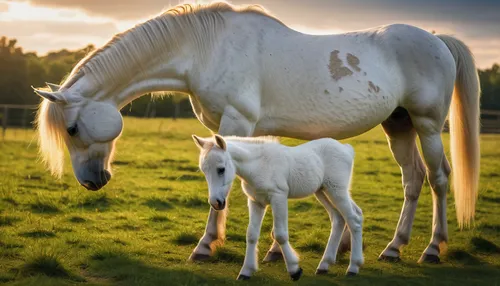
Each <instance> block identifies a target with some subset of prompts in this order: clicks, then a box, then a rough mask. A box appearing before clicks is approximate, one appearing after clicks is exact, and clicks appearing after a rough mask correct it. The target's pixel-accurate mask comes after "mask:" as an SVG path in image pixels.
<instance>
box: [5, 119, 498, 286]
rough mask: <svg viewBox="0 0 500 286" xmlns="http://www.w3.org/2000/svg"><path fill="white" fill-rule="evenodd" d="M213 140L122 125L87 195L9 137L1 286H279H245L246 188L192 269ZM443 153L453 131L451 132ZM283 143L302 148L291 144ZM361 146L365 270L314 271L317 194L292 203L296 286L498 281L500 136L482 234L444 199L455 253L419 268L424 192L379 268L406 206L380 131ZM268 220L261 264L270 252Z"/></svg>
mask: <svg viewBox="0 0 500 286" xmlns="http://www.w3.org/2000/svg"><path fill="white" fill-rule="evenodd" d="M192 133H196V134H198V135H209V132H208V131H207V130H206V129H204V127H202V126H201V124H200V123H199V122H198V121H196V120H194V119H190V120H178V121H176V122H173V121H171V120H167V119H154V120H145V119H132V118H126V120H125V131H124V134H123V136H122V138H121V139H120V141H119V143H118V144H117V147H118V152H117V155H116V161H115V163H114V178H113V180H112V181H111V182H110V183H109V184H108V185H107V186H106V187H105V188H104V189H103V190H101V191H99V192H89V191H86V190H84V189H83V188H82V187H80V186H79V185H78V184H77V182H76V180H75V179H74V177H73V174H72V170H71V167H70V166H69V164H68V165H67V166H68V168H67V169H66V171H65V175H64V177H63V178H62V179H61V180H60V181H56V180H55V179H54V178H52V177H51V176H50V175H49V174H48V172H46V171H45V170H44V168H43V166H42V164H41V163H40V162H38V160H37V149H36V140H35V137H34V133H32V132H27V131H21V130H10V131H8V132H7V138H6V140H5V141H3V142H1V141H0V284H2V283H10V284H13V285H73V284H93V285H221V284H223V285H240V284H251V285H281V284H289V283H291V282H290V279H289V277H288V275H287V273H286V269H285V265H284V263H283V262H274V263H269V264H262V263H261V265H260V270H259V271H258V272H257V273H256V274H255V275H254V276H253V277H252V279H251V280H250V281H249V282H248V283H247V282H241V283H238V282H237V281H235V278H236V276H237V274H238V272H239V269H240V267H241V266H242V263H243V258H244V250H245V232H246V226H247V221H248V214H247V210H246V198H245V197H244V195H243V193H242V192H241V189H240V186H239V183H238V182H236V183H235V184H234V187H233V190H232V193H231V199H230V215H229V220H228V226H227V236H228V239H227V242H226V244H225V245H224V247H223V248H221V249H220V250H219V251H218V252H217V254H216V256H215V257H214V258H213V259H212V261H210V262H205V263H190V262H187V261H186V259H187V258H188V256H189V254H190V252H191V251H192V249H193V248H194V246H195V245H196V243H197V240H198V239H199V238H200V237H201V235H202V233H203V230H204V227H205V220H206V216H207V214H208V209H209V205H208V203H207V190H206V182H205V180H204V177H203V174H202V173H200V172H199V171H198V168H197V159H198V150H197V148H196V147H195V145H194V144H193V143H192V141H191V136H190V135H191V134H192ZM443 137H444V142H445V145H446V149H447V150H449V148H448V143H449V138H448V135H447V134H445V135H443ZM282 142H284V143H286V144H291V145H293V144H298V143H299V141H295V140H290V139H283V140H282ZM346 142H350V143H351V144H352V145H353V146H354V147H355V150H356V152H357V153H356V164H355V174H354V178H353V188H352V194H353V197H354V199H355V201H356V202H357V203H358V205H359V206H360V207H361V208H362V209H363V211H364V215H365V220H364V227H363V231H364V233H363V234H364V242H365V245H366V247H365V261H366V262H365V265H364V267H363V268H362V269H361V272H360V274H361V275H360V276H358V277H353V278H347V277H344V272H345V271H346V269H347V264H348V256H347V255H344V256H341V257H340V259H339V262H338V264H337V265H335V266H332V268H331V271H330V274H328V275H327V276H321V277H316V276H314V271H315V269H316V266H317V264H318V263H319V260H320V258H321V255H322V252H323V249H324V247H325V244H326V241H327V238H328V235H329V231H330V223H329V220H328V216H327V214H326V212H325V211H324V209H323V208H322V207H321V206H320V204H319V203H318V202H317V201H315V199H314V198H309V199H306V200H300V201H292V202H290V205H289V206H290V241H291V244H292V246H294V247H295V248H296V249H297V250H298V252H299V254H300V255H301V266H302V268H303V269H304V276H303V277H302V278H301V280H300V281H298V284H300V285H331V284H333V285H347V284H349V285H351V284H352V285H389V284H391V285H394V284H395V285H397V284H401V285H438V284H439V285H443V284H450V285H480V284H482V285H500V190H499V188H500V180H499V179H500V136H497V135H483V136H482V137H481V142H482V146H481V147H482V150H481V154H482V163H481V166H482V170H481V186H480V196H479V201H478V206H477V215H476V222H475V226H474V227H473V228H472V229H470V230H466V231H459V230H458V228H457V223H456V219H455V210H454V206H453V196H452V195H451V194H450V196H449V199H448V203H449V204H448V215H449V219H448V220H449V237H450V241H449V245H448V251H447V254H444V255H442V263H441V264H440V265H420V264H417V263H416V261H417V260H418V258H419V257H420V254H421V252H422V251H423V250H424V248H425V247H426V245H427V243H428V241H429V239H430V235H431V219H432V206H431V194H430V189H429V187H428V185H427V184H426V185H425V186H424V189H423V191H422V194H421V197H420V201H419V206H418V209H417V216H416V220H415V224H414V227H413V232H412V237H411V240H410V244H409V245H408V246H407V247H405V248H404V250H403V253H402V259H403V260H402V261H401V262H399V263H395V264H391V263H386V262H378V261H377V257H378V255H379V253H380V252H381V251H382V250H383V249H384V247H385V246H386V244H387V243H388V242H389V241H390V240H391V238H392V235H393V232H394V229H395V227H396V223H397V220H398V217H399V212H400V210H401V205H402V202H403V191H402V187H401V178H400V172H399V168H398V167H397V165H396V163H395V162H394V160H393V158H392V156H391V154H390V152H389V149H388V147H387V144H386V141H385V137H384V135H383V133H382V131H381V129H380V128H379V127H377V128H375V129H374V130H372V131H370V132H368V133H366V134H364V135H362V136H359V137H356V138H352V139H350V140H346ZM270 229H271V214H270V213H269V212H268V214H267V216H266V218H265V222H264V226H263V230H262V236H261V240H260V251H259V254H260V255H259V258H260V259H262V258H263V257H264V254H265V252H266V251H267V249H268V247H269V246H270V243H271V241H270V238H269V231H270Z"/></svg>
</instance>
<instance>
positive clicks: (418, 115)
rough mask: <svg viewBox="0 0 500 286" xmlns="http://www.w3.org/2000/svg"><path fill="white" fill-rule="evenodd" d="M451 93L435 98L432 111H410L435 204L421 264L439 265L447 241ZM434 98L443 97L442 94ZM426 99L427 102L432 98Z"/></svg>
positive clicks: (427, 109)
mask: <svg viewBox="0 0 500 286" xmlns="http://www.w3.org/2000/svg"><path fill="white" fill-rule="evenodd" d="M449 91H450V92H449V93H448V96H446V94H444V96H436V97H435V98H436V99H437V100H435V101H436V102H435V104H431V105H430V107H429V108H415V110H408V111H409V113H410V115H411V118H412V122H413V123H414V126H415V128H416V130H417V133H418V137H419V138H420V144H421V146H422V152H423V155H424V160H425V164H426V166H427V177H428V180H429V184H430V186H431V188H432V200H433V215H432V238H431V242H430V243H429V245H428V246H427V248H426V249H425V250H424V253H423V254H422V257H421V258H420V260H419V262H430V263H438V262H439V254H440V251H441V250H442V249H441V248H440V244H443V245H444V244H445V243H446V242H447V241H448V222H447V220H446V194H447V191H448V177H449V174H450V168H449V164H448V162H447V161H446V157H445V154H444V150H443V142H442V140H441V130H442V128H443V125H444V121H445V118H446V114H447V112H448V108H449V104H450V100H451V91H452V89H451V88H450V90H449ZM434 94H436V95H442V93H434ZM430 95H433V94H432V93H431V94H430ZM431 98H432V97H431ZM426 99H427V100H428V99H429V97H427V98H426Z"/></svg>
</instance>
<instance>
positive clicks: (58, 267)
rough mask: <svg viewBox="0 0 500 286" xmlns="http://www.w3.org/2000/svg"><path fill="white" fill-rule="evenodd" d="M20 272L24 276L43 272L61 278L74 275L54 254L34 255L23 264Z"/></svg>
mask: <svg viewBox="0 0 500 286" xmlns="http://www.w3.org/2000/svg"><path fill="white" fill-rule="evenodd" d="M19 274H20V275H22V276H35V275H38V274H43V275H46V276H49V277H59V278H70V277H72V276H73V275H72V274H71V273H70V272H69V271H68V270H67V269H66V268H65V267H64V265H63V264H62V263H61V261H60V260H59V259H58V258H57V257H56V256H55V255H53V254H40V255H34V256H33V257H31V258H29V259H28V260H27V261H26V262H25V263H24V264H23V265H22V266H21V268H20V269H19Z"/></svg>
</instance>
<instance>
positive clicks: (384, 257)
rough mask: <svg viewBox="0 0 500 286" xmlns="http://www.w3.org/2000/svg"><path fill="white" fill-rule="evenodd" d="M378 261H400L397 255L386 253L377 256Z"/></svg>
mask: <svg viewBox="0 0 500 286" xmlns="http://www.w3.org/2000/svg"><path fill="white" fill-rule="evenodd" d="M378 261H385V262H399V261H401V258H400V257H399V256H388V255H383V254H381V255H380V256H379V257H378Z"/></svg>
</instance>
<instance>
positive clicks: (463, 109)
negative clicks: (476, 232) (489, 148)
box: [438, 35, 480, 228]
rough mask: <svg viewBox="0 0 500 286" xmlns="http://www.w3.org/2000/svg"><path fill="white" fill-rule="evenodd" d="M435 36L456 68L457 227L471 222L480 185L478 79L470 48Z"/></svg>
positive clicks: (454, 154) (452, 129)
mask: <svg viewBox="0 0 500 286" xmlns="http://www.w3.org/2000/svg"><path fill="white" fill-rule="evenodd" d="M438 37H439V38H440V39H441V40H442V41H443V42H444V43H445V44H446V46H448V49H449V50H450V52H451V54H452V55H453V58H454V59H455V64H456V67H457V77H456V81H455V90H454V92H453V97H452V100H451V108H450V119H449V123H450V136H451V159H452V164H453V188H454V190H455V208H456V211H457V220H458V225H459V226H460V228H462V227H464V226H466V227H467V226H469V225H470V223H471V221H472V220H473V219H474V212H475V209H476V199H477V193H478V184H479V159H480V154H479V128H480V127H479V114H480V113H479V93H480V86H479V77H478V74H477V70H476V65H475V63H474V58H473V56H472V53H471V51H470V50H469V48H468V47H467V46H466V45H465V44H464V43H463V42H462V41H460V40H458V39H456V38H454V37H451V36H446V35H438Z"/></svg>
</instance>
